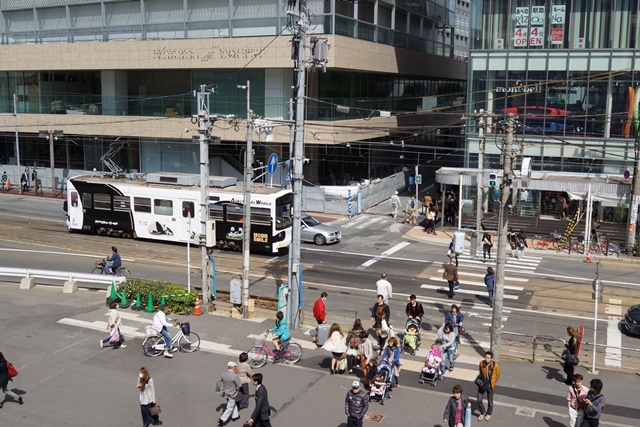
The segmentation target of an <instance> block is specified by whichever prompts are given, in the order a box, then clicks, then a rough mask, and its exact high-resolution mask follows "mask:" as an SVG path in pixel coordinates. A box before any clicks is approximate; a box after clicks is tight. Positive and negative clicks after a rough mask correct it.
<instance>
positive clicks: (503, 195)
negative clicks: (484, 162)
mask: <svg viewBox="0 0 640 427" xmlns="http://www.w3.org/2000/svg"><path fill="white" fill-rule="evenodd" d="M514 131H515V117H514V115H513V114H512V113H509V114H507V134H506V137H505V141H504V148H503V149H502V158H503V163H504V172H503V174H502V183H501V184H500V214H499V215H500V216H499V217H498V255H497V257H496V280H495V289H494V300H493V320H492V322H491V351H493V358H494V360H496V361H499V360H500V342H501V332H502V302H503V299H504V269H505V266H506V264H507V230H508V229H509V211H508V209H507V202H508V201H509V190H510V188H511V183H510V181H511V179H510V177H511V169H512V153H511V144H512V142H513V133H514Z"/></svg>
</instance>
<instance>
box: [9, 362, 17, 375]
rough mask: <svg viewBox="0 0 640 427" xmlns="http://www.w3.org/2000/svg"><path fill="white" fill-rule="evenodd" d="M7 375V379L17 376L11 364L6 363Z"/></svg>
mask: <svg viewBox="0 0 640 427" xmlns="http://www.w3.org/2000/svg"><path fill="white" fill-rule="evenodd" d="M7 373H8V374H9V378H13V377H17V376H18V370H17V369H16V368H14V367H13V363H7Z"/></svg>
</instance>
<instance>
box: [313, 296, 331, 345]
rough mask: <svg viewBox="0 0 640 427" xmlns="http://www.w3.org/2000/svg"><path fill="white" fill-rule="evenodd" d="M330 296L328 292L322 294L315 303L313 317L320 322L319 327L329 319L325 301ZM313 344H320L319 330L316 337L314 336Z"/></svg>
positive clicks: (316, 331)
mask: <svg viewBox="0 0 640 427" xmlns="http://www.w3.org/2000/svg"><path fill="white" fill-rule="evenodd" d="M328 296H329V295H328V294H327V293H326V292H322V293H321V294H320V298H318V299H317V300H316V302H315V303H313V317H314V318H315V319H316V322H318V325H322V324H323V323H324V321H325V319H326V317H327V310H326V307H325V301H326V300H327V297H328ZM313 342H318V329H317V328H316V329H315V335H313Z"/></svg>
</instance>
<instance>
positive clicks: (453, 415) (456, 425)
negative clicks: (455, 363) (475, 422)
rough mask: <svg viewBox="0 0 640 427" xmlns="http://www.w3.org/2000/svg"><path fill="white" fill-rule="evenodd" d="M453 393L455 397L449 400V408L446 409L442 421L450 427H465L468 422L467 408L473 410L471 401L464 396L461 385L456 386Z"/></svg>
mask: <svg viewBox="0 0 640 427" xmlns="http://www.w3.org/2000/svg"><path fill="white" fill-rule="evenodd" d="M452 392H453V396H451V397H450V398H449V401H448V402H447V406H445V407H444V415H442V421H444V422H445V423H447V424H448V425H449V427H464V425H465V423H466V422H467V419H466V417H465V416H466V414H467V408H471V401H470V400H469V398H468V397H467V396H463V395H462V386H461V385H460V384H456V385H454V386H453V390H452ZM469 422H471V420H469Z"/></svg>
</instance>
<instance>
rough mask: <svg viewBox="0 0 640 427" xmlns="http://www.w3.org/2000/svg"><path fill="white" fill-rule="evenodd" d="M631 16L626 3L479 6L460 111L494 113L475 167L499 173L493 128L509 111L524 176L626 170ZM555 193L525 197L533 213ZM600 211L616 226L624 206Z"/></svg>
mask: <svg viewBox="0 0 640 427" xmlns="http://www.w3.org/2000/svg"><path fill="white" fill-rule="evenodd" d="M639 12H640V4H639V2H638V1H630V0H615V1H600V0H584V1H569V0H528V1H523V0H489V1H484V2H482V3H481V4H479V5H478V7H476V8H475V9H474V10H473V16H472V29H471V33H472V38H473V40H472V45H471V54H470V63H469V91H470V95H469V103H470V104H469V107H468V110H469V111H470V112H473V111H474V110H480V109H484V110H486V111H488V112H491V113H494V114H496V118H494V119H490V120H489V122H490V123H491V124H492V125H493V127H490V128H489V132H490V133H489V134H488V135H487V138H486V155H485V160H484V167H485V169H501V165H500V155H501V151H500V148H501V147H502V141H503V140H504V135H503V133H504V131H505V127H504V125H503V124H501V122H500V120H501V119H503V118H504V116H505V114H507V113H514V114H516V115H517V116H518V122H519V125H518V128H517V132H516V136H515V138H514V140H515V143H516V144H519V145H521V147H522V150H523V151H522V156H518V159H521V158H522V157H523V156H526V157H531V158H532V159H533V170H534V171H541V172H544V171H548V172H566V173H570V174H603V175H611V176H618V177H619V176H622V175H623V174H624V173H625V171H627V170H630V171H631V172H633V165H634V160H635V158H634V140H635V138H636V135H637V132H638V122H637V118H638V109H639V108H640V106H639V105H638V104H639V103H640V95H639V94H640V72H639V71H638V70H639V69H640V57H639V56H638V50H637V49H638V42H639V37H640V27H639V26H638V16H639ZM634 117H635V119H634ZM470 125H471V126H472V127H471V128H470V133H469V136H468V146H467V147H468V150H467V157H466V160H465V164H466V166H467V167H472V168H473V167H476V166H477V160H478V149H479V148H478V147H479V144H478V134H477V127H475V126H476V125H475V124H474V123H470ZM474 129H475V130H474ZM519 165H520V163H519V160H518V162H517V165H516V166H517V167H519ZM560 187H561V184H559V186H558V188H557V191H556V192H552V191H549V192H544V191H532V192H530V193H533V194H529V198H530V199H531V201H532V202H531V205H532V207H533V212H539V211H540V209H539V208H540V206H542V205H543V203H542V201H546V200H547V199H548V198H553V199H554V200H555V195H554V194H557V193H559V192H561V191H564V190H566V189H562V188H560ZM547 193H549V194H547ZM549 196H550V197H549ZM604 207H606V208H607V209H608V211H607V212H609V211H611V212H613V211H615V213H611V212H609V213H607V212H601V215H600V219H605V217H607V218H614V217H616V215H617V218H618V221H624V218H625V217H626V207H625V206H622V205H618V204H615V203H614V204H613V205H611V204H610V205H606V204H605V205H604ZM622 213H623V215H621V214H622ZM621 216H622V217H621Z"/></svg>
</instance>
